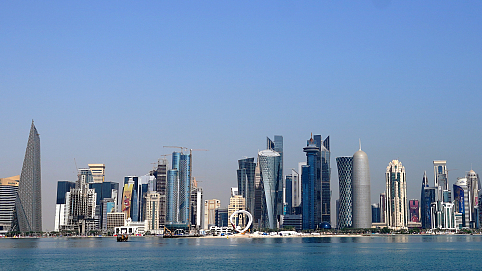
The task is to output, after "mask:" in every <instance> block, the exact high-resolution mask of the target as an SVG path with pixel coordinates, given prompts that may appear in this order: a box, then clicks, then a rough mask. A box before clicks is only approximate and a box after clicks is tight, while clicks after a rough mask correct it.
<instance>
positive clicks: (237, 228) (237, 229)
mask: <svg viewBox="0 0 482 271" xmlns="http://www.w3.org/2000/svg"><path fill="white" fill-rule="evenodd" d="M239 213H242V214H245V215H246V216H247V217H248V220H249V221H248V224H246V227H245V228H244V229H241V227H239V226H236V225H235V224H234V222H233V218H234V216H235V215H237V214H239ZM229 222H231V225H232V226H233V229H234V230H235V231H237V232H239V233H245V232H246V231H247V230H248V229H249V227H251V223H253V216H252V215H251V214H250V213H249V212H248V211H246V210H237V211H234V212H233V213H232V214H231V216H230V217H229Z"/></svg>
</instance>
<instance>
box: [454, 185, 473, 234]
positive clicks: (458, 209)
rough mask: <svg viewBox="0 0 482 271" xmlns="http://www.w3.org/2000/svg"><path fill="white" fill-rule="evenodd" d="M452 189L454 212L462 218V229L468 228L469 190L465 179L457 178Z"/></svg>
mask: <svg viewBox="0 0 482 271" xmlns="http://www.w3.org/2000/svg"><path fill="white" fill-rule="evenodd" d="M453 188H454V211H455V213H458V214H460V215H461V216H462V223H461V225H462V227H468V226H469V223H470V207H469V197H468V195H469V189H468V187H467V178H457V182H456V183H455V184H454V185H453Z"/></svg>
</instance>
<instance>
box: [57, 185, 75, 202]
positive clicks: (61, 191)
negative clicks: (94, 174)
mask: <svg viewBox="0 0 482 271" xmlns="http://www.w3.org/2000/svg"><path fill="white" fill-rule="evenodd" d="M74 188H75V182H70V181H58V182H57V201H56V204H65V193H67V192H70V189H74Z"/></svg>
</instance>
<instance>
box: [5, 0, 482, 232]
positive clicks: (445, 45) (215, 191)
mask: <svg viewBox="0 0 482 271" xmlns="http://www.w3.org/2000/svg"><path fill="white" fill-rule="evenodd" d="M481 11H482V3H480V2H479V1H464V2H453V1H423V2H422V3H420V2H419V1H403V2H402V1H384V0H376V1H360V2H357V3H354V2H353V1H284V2H279V1H263V2H262V3H259V1H242V2H240V1H205V2H201V1H172V2H162V1H136V2H134V1H103V2H100V3H99V2H96V1H82V2H78V3H72V2H63V1H43V2H35V1H3V2H2V3H0V63H1V65H0V102H1V104H0V105H1V106H0V124H1V126H0V127H1V130H2V133H0V150H1V153H2V155H1V156H0V175H1V177H8V176H12V175H17V174H20V171H21V167H22V162H23V156H24V153H25V147H26V143H27V138H28V130H29V128H30V121H31V120H32V119H34V120H35V124H36V126H37V129H38V131H39V133H40V137H41V142H42V143H41V148H42V178H43V179H42V184H43V185H42V189H43V191H42V195H43V210H44V212H43V217H44V229H52V228H53V216H54V210H55V208H54V202H55V193H56V182H57V181H58V180H72V181H73V180H75V178H76V173H75V171H76V170H75V164H74V158H75V159H76V161H77V164H78V166H79V167H86V166H87V164H88V163H105V164H106V179H107V180H110V181H116V182H122V178H123V176H126V175H144V174H146V173H148V171H149V170H150V169H151V168H152V166H153V165H152V164H151V163H153V162H156V161H157V159H158V158H159V157H160V156H161V155H162V154H168V153H170V152H172V151H173V149H165V148H163V147H162V146H164V145H174V146H176V145H178V146H185V147H188V148H193V149H209V151H208V152H196V153H195V154H194V172H193V175H194V176H196V177H197V179H198V180H199V181H201V182H200V183H199V184H200V186H202V187H203V188H204V193H205V199H210V198H218V199H221V201H222V204H223V205H227V203H228V198H229V188H230V187H232V186H236V169H237V160H238V159H240V158H243V157H244V156H251V157H252V156H256V155H257V151H258V150H262V149H264V148H265V140H266V136H269V137H272V136H273V135H275V134H281V135H283V136H284V146H285V158H284V159H285V162H284V167H285V169H286V171H285V173H287V171H288V170H289V169H290V168H295V167H297V164H298V162H300V161H305V160H306V158H305V156H304V153H303V152H302V148H303V147H304V146H305V144H306V140H307V139H308V138H309V136H310V133H312V132H313V133H314V134H322V135H323V137H326V136H328V135H330V139H331V148H332V159H331V163H332V172H333V174H332V179H331V185H332V190H333V199H332V202H333V203H334V200H335V199H337V198H338V179H337V173H336V171H337V168H336V162H335V157H338V156H351V155H353V153H354V152H355V151H357V150H358V139H359V138H361V140H362V148H363V150H364V151H365V152H366V153H367V154H368V157H369V159H370V169H371V183H372V188H371V190H372V202H376V201H377V197H378V194H379V193H381V192H383V191H384V189H385V181H384V173H385V169H386V167H387V165H388V163H389V162H390V161H391V160H392V159H400V161H401V162H402V163H403V165H404V166H405V167H406V171H407V183H408V196H409V197H410V198H419V194H420V192H419V191H420V189H419V188H420V183H421V178H422V176H423V171H424V170H426V171H427V172H428V176H429V178H430V179H431V180H432V179H433V173H432V172H433V170H432V161H433V160H438V159H442V160H447V164H448V168H449V169H454V170H453V171H451V172H450V173H449V179H450V184H451V185H452V184H453V183H454V182H455V181H456V178H457V177H461V176H463V175H464V174H465V172H466V171H468V170H470V168H471V166H472V167H473V169H474V170H475V171H476V172H481V170H482V165H481V157H480V153H482V149H481V146H480V143H479V141H480V134H481V132H482V131H481V130H482V129H481V127H480V120H481V113H482V112H481V109H480V106H479V104H480V102H481V98H482V97H481V96H482V95H481V94H480V93H481V92H480V89H481V87H480V86H481V85H482V77H481V76H480V75H481V74H482V68H481V65H482V64H481V63H482V50H481V48H482V36H481V35H480V33H482V29H481V28H482V19H481V17H480V12H481ZM431 183H433V181H431ZM333 207H334V204H333ZM332 214H334V208H333V211H332ZM332 216H333V217H334V215H332Z"/></svg>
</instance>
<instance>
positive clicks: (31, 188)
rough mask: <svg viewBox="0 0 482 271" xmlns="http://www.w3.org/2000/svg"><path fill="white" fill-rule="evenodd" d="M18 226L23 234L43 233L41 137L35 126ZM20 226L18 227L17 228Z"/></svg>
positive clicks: (18, 203)
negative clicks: (29, 232) (30, 232)
mask: <svg viewBox="0 0 482 271" xmlns="http://www.w3.org/2000/svg"><path fill="white" fill-rule="evenodd" d="M15 210H16V217H17V223H16V224H17V225H15V228H16V229H17V230H19V231H21V232H28V231H33V232H41V231H42V180H41V170H40V137H39V133H38V132H37V128H35V125H34V124H33V120H32V125H31V127H30V134H29V136H28V142H27V149H26V150H25V158H24V160H23V166H22V173H21V174H20V181H19V184H18V197H17V199H16V204H15ZM17 226H18V227H17Z"/></svg>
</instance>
